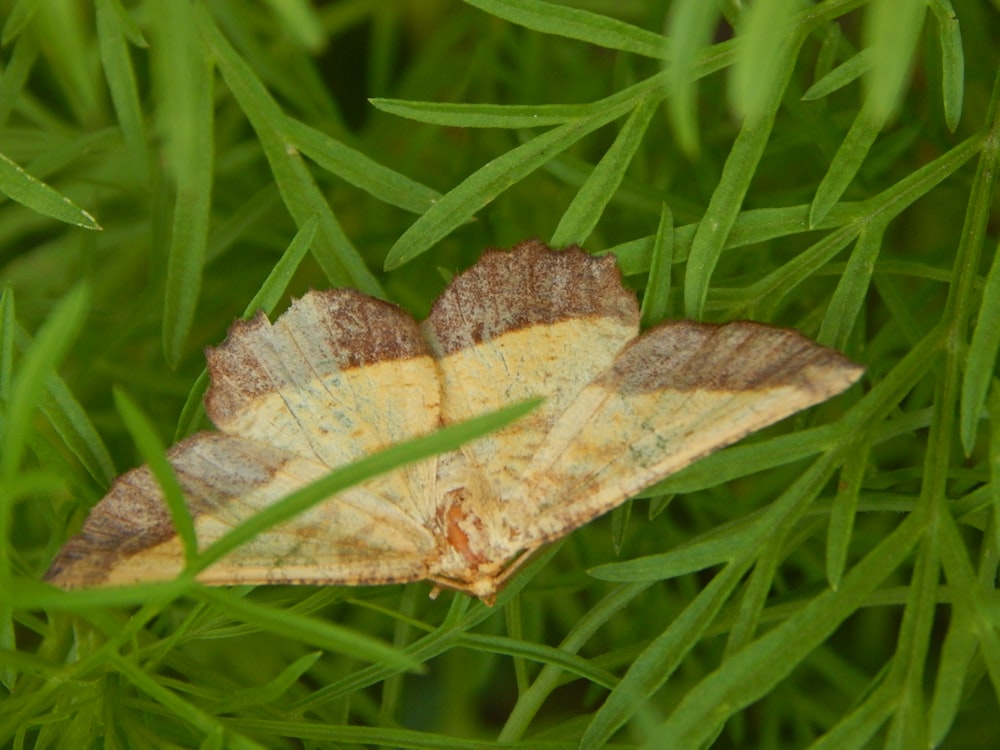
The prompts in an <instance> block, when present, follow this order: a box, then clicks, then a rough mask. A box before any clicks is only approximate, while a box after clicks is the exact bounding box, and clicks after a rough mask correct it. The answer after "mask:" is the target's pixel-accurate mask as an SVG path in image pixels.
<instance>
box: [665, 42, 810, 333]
mask: <svg viewBox="0 0 1000 750" xmlns="http://www.w3.org/2000/svg"><path fill="white" fill-rule="evenodd" d="M794 46H795V45H789V47H788V48H787V49H788V54H789V55H791V54H792V52H793V51H794V50H793V49H792V47H794ZM792 67H793V66H791V65H788V66H786V70H785V75H786V80H787V76H788V75H790V74H791V70H792ZM782 88H783V86H778V87H775V89H774V92H775V93H778V92H779V91H780V90H781V89H782ZM780 101H781V100H780V97H778V98H777V99H775V100H774V101H772V102H771V104H770V110H769V113H768V114H767V115H766V116H763V117H760V118H756V119H755V118H747V119H746V120H744V121H743V125H742V127H741V128H740V132H739V135H737V136H736V142H735V143H734V144H733V147H732V149H731V150H730V152H729V156H728V157H727V158H726V164H725V166H724V167H723V169H722V177H721V178H720V180H719V184H718V185H717V186H716V188H715V192H714V193H712V199H711V200H710V201H709V204H708V208H707V209H706V211H705V215H704V216H703V217H702V220H701V222H699V224H698V229H697V231H696V232H695V235H694V239H693V240H692V241H691V252H690V253H689V254H688V263H687V268H686V270H685V273H684V314H685V315H687V317H689V318H695V319H697V318H701V317H703V313H704V310H705V300H706V299H707V298H708V288H709V286H710V284H711V281H712V274H713V273H714V272H715V266H716V265H717V264H718V262H719V256H720V255H721V254H722V248H723V247H724V246H725V243H726V237H727V236H728V234H729V231H730V229H731V228H732V226H733V223H734V222H735V221H736V218H737V216H739V213H740V207H741V206H742V205H743V198H744V197H745V196H746V193H747V190H748V189H749V188H750V181H751V180H752V179H753V176H754V174H755V172H756V171H757V165H758V164H759V163H760V158H761V156H762V155H763V153H764V148H765V147H766V146H767V142H768V139H769V137H770V134H771V128H772V126H773V124H774V115H775V113H776V112H777V107H778V104H779V103H780Z"/></svg>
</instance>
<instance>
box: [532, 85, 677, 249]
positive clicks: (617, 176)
mask: <svg viewBox="0 0 1000 750" xmlns="http://www.w3.org/2000/svg"><path fill="white" fill-rule="evenodd" d="M660 101H661V98H660V97H659V96H654V95H652V94H651V95H649V96H646V97H644V98H643V99H640V100H639V102H638V104H636V107H635V109H634V110H632V114H631V115H630V116H629V118H628V119H627V120H626V121H625V125H624V126H623V127H622V129H621V130H620V131H619V132H618V136H617V137H616V138H615V141H614V143H612V144H611V147H610V148H609V149H608V150H607V151H606V152H605V153H604V156H602V157H601V160H600V161H599V162H598V163H597V165H596V166H595V167H594V169H593V170H592V171H591V173H590V175H589V176H588V177H587V180H586V181H585V182H584V183H583V185H581V186H580V189H579V190H578V191H577V193H576V195H575V196H574V197H573V201H572V203H570V205H569V207H568V208H567V209H566V211H565V213H563V215H562V218H561V219H560V220H559V225H558V226H557V227H556V230H555V232H554V233H553V235H552V246H553V247H565V246H567V245H572V244H577V245H582V244H583V243H584V242H585V241H586V240H587V238H588V237H589V236H590V233H591V232H592V231H593V230H594V227H595V226H597V222H598V221H600V219H601V216H602V215H603V214H604V209H605V208H607V206H608V204H609V203H610V202H611V200H612V199H613V198H614V196H615V191H617V190H618V186H619V185H621V182H622V179H623V178H624V177H625V170H626V169H628V166H629V164H631V163H632V158H633V157H634V156H635V153H636V151H637V150H638V149H639V145H640V144H641V143H642V139H643V136H644V135H645V134H646V128H648V127H649V121H650V120H651V119H652V117H653V114H654V113H655V112H656V110H657V108H658V107H659V106H660Z"/></svg>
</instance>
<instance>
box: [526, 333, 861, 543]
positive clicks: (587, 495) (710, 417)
mask: <svg viewBox="0 0 1000 750" xmlns="http://www.w3.org/2000/svg"><path fill="white" fill-rule="evenodd" d="M863 372H864V369H863V368H862V367H860V366H859V365H856V364H854V363H853V362H851V361H850V360H848V359H846V358H845V357H843V356H842V355H840V354H839V353H838V352H835V351H833V350H832V349H828V348H826V347H823V346H820V345H818V344H815V343H813V342H812V341H810V340H808V339H806V338H805V337H803V336H801V335H800V334H798V333H797V332H795V331H791V330H785V329H779V328H773V327H770V326H766V325H761V324H758V323H751V322H745V321H741V322H735V323H729V324H726V325H712V324H704V323H695V322H691V321H678V322H671V323H666V324H663V325H661V326H659V327H657V328H654V329H652V330H650V331H648V332H647V333H645V334H644V335H643V336H641V337H640V338H638V339H636V340H635V341H634V342H633V343H632V344H630V345H629V346H628V347H627V348H626V349H625V350H623V351H622V352H621V354H619V356H618V357H617V358H616V359H615V361H614V363H613V364H612V366H611V367H610V368H608V370H607V371H606V372H604V373H603V374H602V375H600V376H599V377H597V378H596V379H595V380H594V381H593V382H592V383H590V384H588V385H587V386H586V387H585V388H584V389H583V390H582V391H581V392H580V394H579V396H578V397H577V398H576V399H575V400H574V401H573V403H572V404H570V405H569V407H568V408H567V409H566V410H565V411H564V412H563V414H562V415H560V417H559V419H558V420H557V421H556V423H555V424H554V425H553V427H552V429H551V431H550V432H549V434H548V435H547V436H546V440H545V441H544V443H543V445H542V447H541V450H540V451H539V452H538V453H537V455H536V456H535V457H534V459H533V460H532V462H531V465H530V466H529V467H528V469H527V470H526V471H525V474H524V488H525V491H524V492H522V493H520V494H519V495H518V496H516V497H515V498H513V499H512V501H511V504H510V513H511V514H512V516H514V517H517V518H522V519H524V521H523V522H522V526H521V528H522V532H523V534H524V539H522V543H524V544H525V546H528V545H530V544H532V543H539V542H543V541H549V540H552V539H555V538H557V537H560V536H562V535H564V534H566V533H568V532H569V531H571V530H572V529H574V528H576V527H578V526H580V525H582V524H584V523H586V522H587V521H589V520H591V519H592V518H595V517H597V516H599V515H601V514H603V513H605V512H607V511H609V510H611V509H612V508H614V507H616V506H617V505H619V504H620V503H622V502H623V501H624V500H626V499H627V498H628V497H630V496H631V495H634V494H635V493H636V492H638V491H639V490H641V489H643V488H645V487H647V486H649V485H651V484H653V483H655V482H658V481H660V480H661V479H663V478H665V477H667V476H669V475H670V474H673V473H674V472H677V471H679V470H680V469H683V468H684V467H685V466H688V465H689V464H691V463H693V462H694V461H697V460H698V459H700V458H702V457H704V456H706V455H708V454H709V453H712V452H714V451H716V450H718V449H720V448H723V447H725V446H727V445H729V444H731V443H733V442H736V441H737V440H739V439H740V438H742V437H744V436H746V435H748V434H749V433H751V432H755V431H756V430H760V429H762V428H764V427H766V426H768V425H770V424H773V423H774V422H777V421H779V420H781V419H784V418H785V417H787V416H789V415H791V414H794V413H795V412H798V411H801V410H802V409H805V408H807V407H809V406H812V405H814V404H818V403H820V402H822V401H825V400H826V399H828V398H830V397H832V396H834V395H835V394H837V393H840V392H841V391H844V390H846V389H847V388H848V387H850V386H851V384H853V383H854V382H856V381H857V380H858V379H859V378H860V377H861V375H862V373H863Z"/></svg>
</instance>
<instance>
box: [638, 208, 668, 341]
mask: <svg viewBox="0 0 1000 750" xmlns="http://www.w3.org/2000/svg"><path fill="white" fill-rule="evenodd" d="M673 262H674V215H673V213H671V211H670V207H669V206H668V205H667V204H666V203H664V204H663V207H662V209H661V210H660V223H659V225H658V226H657V227H656V239H655V240H653V252H652V254H651V255H650V261H649V275H648V276H647V277H646V289H645V291H644V292H643V293H642V307H641V308H640V310H639V316H640V320H641V322H642V327H643V328H649V327H650V326H653V325H656V324H657V323H660V322H662V321H664V320H665V319H666V318H667V314H668V313H669V310H670V277H671V273H670V271H671V267H672V266H673Z"/></svg>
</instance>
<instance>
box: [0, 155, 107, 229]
mask: <svg viewBox="0 0 1000 750" xmlns="http://www.w3.org/2000/svg"><path fill="white" fill-rule="evenodd" d="M0 193H3V194H4V195H6V196H7V197H8V198H10V199H11V200H13V201H17V202H18V203H20V204H21V205H22V206H25V207H26V208H30V209H31V210H32V211H36V212H37V213H40V214H41V215H42V216H48V217H49V218H52V219H57V220H59V221H63V222H65V223H67V224H73V225H74V226H78V227H83V228H84V229H100V228H101V227H100V225H99V224H98V223H97V221H96V219H94V217H93V216H91V215H90V214H89V213H87V212H86V211H84V210H83V209H82V208H80V207H79V206H78V205H76V204H75V203H73V201H71V200H70V199H69V198H67V197H66V196H65V195H63V194H62V193H59V192H58V191H57V190H55V189H53V188H51V187H49V186H48V185H46V184H45V183H44V182H42V181H41V180H38V179H36V178H34V177H32V176H31V175H30V174H28V173H27V172H25V171H24V170H23V169H21V167H20V166H19V165H17V164H15V163H14V162H13V161H11V160H10V159H8V158H7V157H6V156H4V155H3V154H0Z"/></svg>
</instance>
